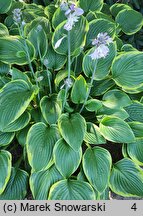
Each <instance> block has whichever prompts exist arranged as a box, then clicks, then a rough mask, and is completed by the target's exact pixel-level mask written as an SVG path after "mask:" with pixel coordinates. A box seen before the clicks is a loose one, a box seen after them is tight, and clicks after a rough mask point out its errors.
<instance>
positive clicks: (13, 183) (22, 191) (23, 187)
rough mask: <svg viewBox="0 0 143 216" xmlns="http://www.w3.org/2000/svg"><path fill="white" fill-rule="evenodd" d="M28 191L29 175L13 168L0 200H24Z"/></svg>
mask: <svg viewBox="0 0 143 216" xmlns="http://www.w3.org/2000/svg"><path fill="white" fill-rule="evenodd" d="M27 189H28V173H27V172H26V171H24V170H21V169H18V168H12V170H11V176H10V179H9V181H8V183H7V186H6V188H5V190H4V192H3V193H2V194H1V195H0V200H23V199H24V198H25V196H26V194H27Z"/></svg>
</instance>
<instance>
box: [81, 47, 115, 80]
mask: <svg viewBox="0 0 143 216" xmlns="http://www.w3.org/2000/svg"><path fill="white" fill-rule="evenodd" d="M94 49H95V48H91V49H90V50H89V51H88V52H87V53H86V55H85V56H84V58H83V64H82V67H83V71H84V73H85V75H86V76H87V77H91V76H92V73H93V71H94V68H95V61H93V60H92V59H91V56H90V55H91V54H92V53H93V52H94ZM115 56H116V45H115V44H114V43H113V44H110V45H109V54H108V55H107V56H106V57H105V58H101V59H98V62H97V66H96V72H95V77H94V79H95V80H101V79H104V78H105V77H106V76H107V75H108V74H109V69H110V67H111V64H112V61H113V59H114V57H115Z"/></svg>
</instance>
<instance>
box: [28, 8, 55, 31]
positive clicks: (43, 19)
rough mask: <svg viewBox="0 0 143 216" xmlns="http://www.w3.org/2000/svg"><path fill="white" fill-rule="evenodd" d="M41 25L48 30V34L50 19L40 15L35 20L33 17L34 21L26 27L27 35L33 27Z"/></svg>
mask: <svg viewBox="0 0 143 216" xmlns="http://www.w3.org/2000/svg"><path fill="white" fill-rule="evenodd" d="M29 5H30V4H29ZM34 12H35V11H34ZM28 15H30V14H28ZM39 25H40V26H42V28H43V30H44V31H45V32H46V34H49V33H50V28H51V27H50V22H49V20H48V19H47V18H46V17H43V16H38V17H36V18H35V19H34V20H33V19H32V22H30V23H27V24H26V26H25V28H24V33H25V35H28V34H29V32H30V31H31V30H32V29H36V28H38V26H39Z"/></svg>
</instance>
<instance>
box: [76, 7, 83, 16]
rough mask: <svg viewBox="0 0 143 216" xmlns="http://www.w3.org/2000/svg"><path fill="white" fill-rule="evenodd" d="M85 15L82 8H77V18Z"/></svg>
mask: <svg viewBox="0 0 143 216" xmlns="http://www.w3.org/2000/svg"><path fill="white" fill-rule="evenodd" d="M83 13H84V10H82V9H81V8H75V12H74V14H75V15H76V16H81V15H82V14H83Z"/></svg>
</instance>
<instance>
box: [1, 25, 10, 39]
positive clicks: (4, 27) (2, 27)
mask: <svg viewBox="0 0 143 216" xmlns="http://www.w3.org/2000/svg"><path fill="white" fill-rule="evenodd" d="M7 35H9V31H8V28H7V27H6V26H5V25H4V24H2V23H0V37H5V36H7Z"/></svg>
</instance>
